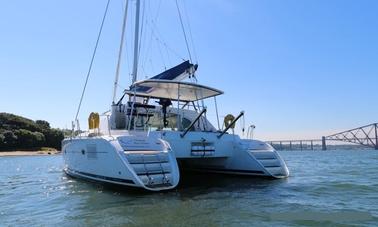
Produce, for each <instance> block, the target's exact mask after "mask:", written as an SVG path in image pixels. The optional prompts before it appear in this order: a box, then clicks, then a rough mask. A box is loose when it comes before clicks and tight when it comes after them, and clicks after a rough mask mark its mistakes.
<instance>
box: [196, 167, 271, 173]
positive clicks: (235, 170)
mask: <svg viewBox="0 0 378 227" xmlns="http://www.w3.org/2000/svg"><path fill="white" fill-rule="evenodd" d="M193 169H194V170H203V171H217V172H230V173H244V174H246V173H250V174H265V173H264V172H263V171H259V170H242V169H222V168H204V167H203V168H201V167H200V168H193Z"/></svg>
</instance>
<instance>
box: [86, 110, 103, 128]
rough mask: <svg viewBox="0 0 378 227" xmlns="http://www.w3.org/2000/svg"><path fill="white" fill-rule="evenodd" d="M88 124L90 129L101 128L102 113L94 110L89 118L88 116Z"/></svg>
mask: <svg viewBox="0 0 378 227" xmlns="http://www.w3.org/2000/svg"><path fill="white" fill-rule="evenodd" d="M88 125H89V129H95V128H99V126H100V115H99V114H98V113H94V112H92V113H91V114H90V115H89V118H88Z"/></svg>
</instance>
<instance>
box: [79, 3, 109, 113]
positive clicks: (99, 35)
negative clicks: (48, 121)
mask: <svg viewBox="0 0 378 227" xmlns="http://www.w3.org/2000/svg"><path fill="white" fill-rule="evenodd" d="M109 3H110V0H108V2H107V3H106V8H105V12H104V16H103V17H102V21H101V26H100V30H99V32H98V35H97V40H96V45H95V47H94V51H93V54H92V58H91V63H90V64H89V68H88V72H87V77H86V79H85V83H84V88H83V91H82V93H81V97H80V102H79V106H78V108H77V112H76V116H75V120H77V117H78V115H79V112H80V108H81V103H82V101H83V97H84V94H85V90H86V88H87V84H88V79H89V76H90V74H91V71H92V65H93V61H94V58H95V56H96V52H97V47H98V43H99V41H100V37H101V33H102V28H103V27H104V22H105V18H106V14H107V13H108V9H109Z"/></svg>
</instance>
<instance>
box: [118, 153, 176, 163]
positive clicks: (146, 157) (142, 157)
mask: <svg viewBox="0 0 378 227" xmlns="http://www.w3.org/2000/svg"><path fill="white" fill-rule="evenodd" d="M125 154H126V158H127V160H128V161H129V163H130V164H144V163H164V162H169V157H168V155H167V153H163V152H161V153H155V154H144V153H126V152H125Z"/></svg>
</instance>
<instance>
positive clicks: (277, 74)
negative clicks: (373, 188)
mask: <svg viewBox="0 0 378 227" xmlns="http://www.w3.org/2000/svg"><path fill="white" fill-rule="evenodd" d="M158 2H159V1H153V3H150V4H146V6H145V12H146V15H147V16H146V18H147V17H148V16H150V17H151V15H152V17H151V18H157V19H156V20H155V21H154V22H155V25H156V31H158V32H157V33H156V34H158V36H159V37H160V39H161V40H163V42H164V43H166V45H167V46H168V47H169V48H166V47H164V45H163V44H162V41H161V42H160V44H159V41H157V40H156V39H155V38H151V35H150V34H151V33H148V30H150V31H151V30H152V29H151V27H152V25H151V23H149V24H146V27H145V28H146V32H145V35H144V43H146V44H145V45H144V46H143V45H142V49H141V55H142V56H141V58H142V62H143V63H141V64H142V66H140V69H139V70H140V72H141V74H140V79H143V78H145V77H147V76H153V74H156V73H159V72H160V71H163V70H164V68H165V67H170V66H173V65H175V64H178V63H180V62H181V59H180V57H183V58H188V54H187V52H186V49H185V42H184V39H183V34H182V31H181V28H180V25H179V19H178V16H177V11H176V8H175V7H176V6H175V2H174V1H173V0H170V1H168V0H167V1H162V2H161V5H160V10H159V13H158V14H156V13H157V8H158V7H157V5H158ZM179 3H180V4H181V7H182V10H183V12H182V13H183V14H184V12H185V11H184V7H183V6H184V4H185V9H186V14H187V16H188V18H189V20H187V19H188V18H187V17H184V22H185V23H186V22H188V21H189V22H190V28H191V29H190V30H191V33H192V37H193V41H194V45H191V50H192V55H194V50H195V53H196V56H197V57H196V58H195V59H194V60H195V61H198V64H199V70H198V75H197V76H198V79H199V82H200V83H202V84H205V85H209V86H213V87H216V88H219V89H221V90H223V91H224V92H225V95H224V96H222V97H219V98H218V105H219V107H220V114H221V115H222V116H224V115H225V114H227V113H233V114H237V113H238V112H239V111H240V110H245V111H246V122H248V123H253V124H255V125H256V126H257V128H256V133H255V134H256V136H257V137H258V138H261V139H267V140H268V139H289V138H313V137H314V138H318V137H320V136H322V135H327V134H329V133H332V132H337V131H339V130H343V129H348V128H351V127H356V126H360V125H363V124H368V123H372V122H377V121H378V93H377V87H378V86H377V85H378V13H377V12H378V1H375V0H361V1H350V0H332V1H329V0H317V1H315V0H312V1H310V0H308V1H300V0H286V1H280V0H269V1H268V0H266V1H257V0H238V1H231V0H230V1H226V0H207V1H201V0H193V1H192V0H191V1H188V0H187V1H184V2H182V1H179ZM123 4H124V3H123V1H122V0H112V1H111V4H110V8H109V14H108V17H107V20H106V22H105V27H104V31H103V36H102V37H101V41H100V45H99V49H98V54H97V56H96V59H95V62H94V67H93V73H92V74H91V78H90V81H89V84H88V90H87V93H86V96H85V97H84V103H83V107H82V111H81V114H80V119H81V121H82V124H85V119H86V118H87V116H88V114H89V113H90V112H91V111H97V112H104V111H106V110H107V109H109V105H110V102H111V98H112V85H113V80H114V72H115V66H116V59H117V51H118V50H117V48H118V45H119V36H120V27H121V19H122V7H123ZM105 5H106V1H105V0H101V1H100V0H98V1H90V0H82V1H73V0H65V1H47V0H45V1H42V0H35V1H19V0H15V1H4V2H2V3H1V7H0V28H1V33H0V34H1V35H0V97H1V101H0V112H10V113H15V114H19V115H23V116H26V117H29V118H31V119H34V120H36V119H45V120H47V121H49V122H51V124H52V126H54V127H70V122H71V120H73V118H74V116H75V112H76V108H77V105H78V101H79V97H80V94H81V89H82V86H83V83H84V80H85V74H86V71H87V69H88V65H89V61H90V57H91V54H92V51H93V46H94V44H95V40H96V35H97V32H98V29H99V25H100V22H101V17H102V14H103V11H104V8H105ZM131 5H134V2H132V3H131ZM156 15H158V16H156ZM184 15H185V14H184ZM129 22H132V21H129ZM129 28H130V26H128V29H129ZM187 30H188V28H187ZM131 35H132V33H131V32H128V33H127V40H130V37H129V36H131ZM151 40H152V41H151ZM149 43H151V44H149ZM149 45H150V46H149ZM147 46H149V47H150V48H147ZM130 47H131V42H130V41H127V42H126V49H127V52H128V54H126V53H125V54H124V56H123V59H124V61H123V65H122V66H123V68H122V71H121V88H126V87H128V85H129V83H130V76H129V71H130V69H129V65H130V56H131V55H130V53H131V48H130ZM147 49H149V50H148V51H147ZM171 49H172V50H173V51H172V50H171ZM178 56H180V57H178ZM142 67H143V69H142ZM208 106H209V107H210V108H211V107H212V106H213V104H212V102H208ZM209 115H210V116H209V117H210V118H211V119H212V120H214V119H215V118H214V117H213V116H214V115H211V113H209ZM213 123H214V124H216V122H215V121H213Z"/></svg>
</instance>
